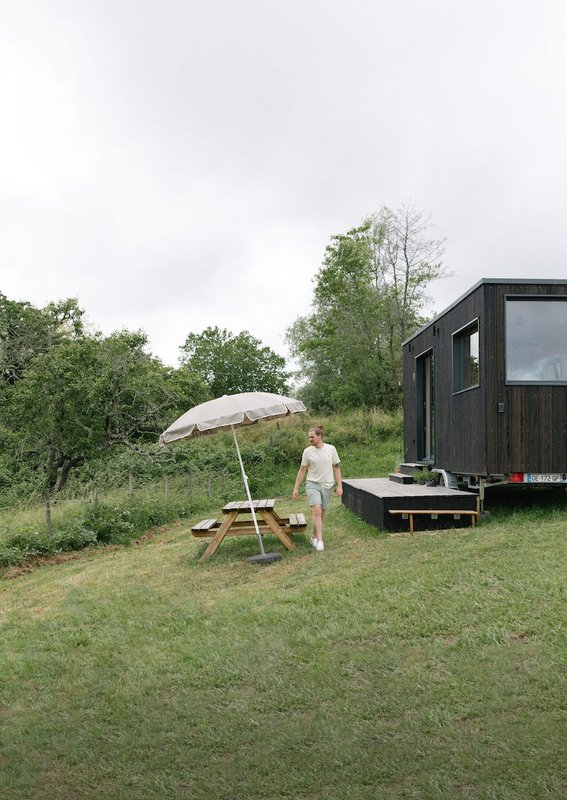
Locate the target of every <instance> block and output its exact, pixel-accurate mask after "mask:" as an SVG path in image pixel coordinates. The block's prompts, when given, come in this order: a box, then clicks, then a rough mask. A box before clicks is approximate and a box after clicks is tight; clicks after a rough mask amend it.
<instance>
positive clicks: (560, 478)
mask: <svg viewBox="0 0 567 800" xmlns="http://www.w3.org/2000/svg"><path fill="white" fill-rule="evenodd" d="M527 480H528V483H567V475H566V474H565V473H564V472H529V473H528V474H527Z"/></svg>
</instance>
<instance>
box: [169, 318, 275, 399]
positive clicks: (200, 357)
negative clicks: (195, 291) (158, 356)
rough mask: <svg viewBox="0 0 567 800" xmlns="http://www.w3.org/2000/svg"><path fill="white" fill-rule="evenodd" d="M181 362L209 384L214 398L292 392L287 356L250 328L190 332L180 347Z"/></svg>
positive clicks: (208, 329)
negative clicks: (264, 341)
mask: <svg viewBox="0 0 567 800" xmlns="http://www.w3.org/2000/svg"><path fill="white" fill-rule="evenodd" d="M180 350H181V357H180V361H181V364H182V365H183V366H184V367H186V368H188V369H190V370H191V372H193V373H195V374H196V375H198V376H199V377H200V378H202V379H203V381H204V382H205V383H206V384H207V385H208V387H209V389H210V393H211V395H212V396H213V397H222V395H225V394H234V393H237V392H260V391H261V392H275V393H284V394H285V393H286V392H287V391H288V385H287V379H288V374H287V373H286V372H285V359H284V358H282V356H279V355H278V354H277V353H275V352H274V351H273V350H271V349H270V348H269V347H266V346H263V345H262V343H261V341H260V340H259V339H256V337H254V336H252V335H251V334H250V333H248V331H242V332H241V333H239V334H237V335H236V336H235V335H233V334H232V333H230V332H229V331H227V330H226V329H223V330H221V329H220V328H217V327H215V328H210V327H209V328H206V329H205V330H204V331H203V332H202V333H199V334H197V333H190V334H189V335H188V336H187V339H186V340H185V344H183V346H182V347H181V348H180Z"/></svg>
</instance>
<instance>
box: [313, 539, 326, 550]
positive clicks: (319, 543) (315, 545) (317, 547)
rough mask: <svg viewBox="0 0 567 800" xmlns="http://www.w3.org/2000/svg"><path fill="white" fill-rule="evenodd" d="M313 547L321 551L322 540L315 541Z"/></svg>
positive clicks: (323, 546)
mask: <svg viewBox="0 0 567 800" xmlns="http://www.w3.org/2000/svg"><path fill="white" fill-rule="evenodd" d="M314 547H315V550H318V551H319V552H321V550H324V549H325V545H324V544H323V542H322V541H316V542H315V544H314Z"/></svg>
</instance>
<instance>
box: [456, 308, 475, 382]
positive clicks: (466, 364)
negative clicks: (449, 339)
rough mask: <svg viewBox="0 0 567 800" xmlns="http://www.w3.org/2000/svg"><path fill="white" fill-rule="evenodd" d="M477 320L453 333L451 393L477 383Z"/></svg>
mask: <svg viewBox="0 0 567 800" xmlns="http://www.w3.org/2000/svg"><path fill="white" fill-rule="evenodd" d="M478 354H479V336H478V320H475V321H474V322H471V323H470V325H467V326H466V327H464V328H461V330H459V331H457V332H456V333H454V334H453V393H455V392H462V391H464V390H465V389H472V388H473V387H475V386H478V385H479V371H478Z"/></svg>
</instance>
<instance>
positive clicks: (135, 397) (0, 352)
mask: <svg viewBox="0 0 567 800" xmlns="http://www.w3.org/2000/svg"><path fill="white" fill-rule="evenodd" d="M428 228H429V222H428V219H427V218H426V217H424V216H423V215H422V214H421V213H420V212H418V211H415V210H414V209H412V208H401V209H399V210H397V211H393V210H391V209H388V208H383V209H381V211H380V212H378V213H377V214H375V215H372V216H370V217H369V218H368V219H366V220H365V221H364V222H363V223H362V225H360V226H359V227H357V228H354V229H352V230H350V231H348V232H347V233H346V234H342V235H338V236H333V237H332V239H331V242H330V244H329V246H328V247H327V249H326V252H325V258H324V261H323V264H322V266H321V268H320V270H319V272H318V273H317V275H316V278H315V290H314V297H313V312H312V313H311V314H310V315H308V316H306V317H302V318H299V319H297V320H296V321H295V322H294V323H293V324H292V325H291V327H290V328H289V329H288V331H287V340H288V343H289V345H290V349H291V352H292V355H293V356H294V357H295V358H296V359H297V362H298V363H299V367H300V368H299V371H298V373H297V374H296V375H295V376H291V375H290V373H289V372H288V371H287V368H286V362H285V359H284V358H283V357H281V356H280V355H278V354H277V353H275V352H274V351H273V350H271V349H270V348H269V347H266V346H264V345H263V344H262V343H261V342H260V341H259V340H258V339H256V338H255V337H254V336H252V335H251V334H250V333H249V332H247V331H242V332H240V333H238V334H233V333H231V332H229V331H227V330H223V329H220V328H218V327H211V328H207V329H206V330H205V331H203V332H201V333H189V334H188V335H187V338H186V340H185V342H184V343H183V344H182V345H181V347H180V364H179V367H177V368H172V367H168V366H165V365H164V364H163V363H161V361H160V360H159V359H157V358H156V357H155V356H153V355H151V353H149V352H148V342H147V338H146V335H145V334H144V333H143V332H141V331H127V330H121V331H117V332H115V333H113V334H111V335H110V336H103V335H102V334H101V333H99V332H96V331H92V330H89V329H88V328H87V326H86V325H85V320H84V316H85V315H84V310H83V309H81V308H80V306H79V304H78V302H77V300H76V299H73V298H70V299H65V300H63V301H59V302H54V303H50V304H49V305H47V306H46V307H45V308H41V309H40V308H35V307H34V306H32V305H31V304H30V303H27V302H18V301H14V300H10V299H9V298H7V297H6V296H5V295H3V294H0V499H3V500H4V505H6V504H8V503H9V502H10V500H11V499H13V498H15V497H16V496H18V497H21V496H26V495H31V494H32V493H34V494H36V495H37V494H39V495H41V496H43V497H44V498H46V499H47V500H49V498H53V497H54V496H55V495H57V494H58V493H60V492H61V491H62V490H63V489H64V487H65V486H66V484H67V482H68V480H69V477H70V476H71V475H79V476H81V477H80V478H79V480H84V481H86V480H88V479H89V478H92V476H93V475H95V474H98V475H99V476H100V474H101V473H104V474H105V475H106V476H109V475H113V474H114V475H116V474H117V472H121V473H122V474H124V473H126V474H127V473H128V471H129V469H131V463H130V462H132V461H136V463H137V465H138V469H139V474H146V475H147V477H148V478H150V479H152V478H155V476H156V473H160V472H161V474H165V473H164V470H165V471H166V472H167V470H168V469H171V467H172V460H173V461H175V459H180V458H187V456H186V455H183V456H182V455H181V454H182V452H183V451H181V450H176V451H175V453H174V452H173V450H171V452H169V453H168V454H167V455H166V454H165V453H164V452H163V451H162V452H160V451H159V449H158V447H157V437H158V435H159V433H161V431H163V430H164V429H165V428H166V427H167V426H168V425H169V424H170V423H171V422H172V420H174V419H176V418H177V417H178V416H179V415H180V414H182V413H183V412H185V411H186V410H187V409H188V408H190V407H191V406H192V405H195V404H198V403H201V402H203V401H205V400H207V399H211V398H213V397H218V396H221V395H223V394H232V393H235V392H242V391H270V392H276V393H284V394H287V393H290V392H291V391H292V389H291V379H292V377H294V378H295V382H296V385H295V387H294V388H293V392H294V393H295V394H298V395H299V396H301V397H302V398H303V399H304V400H305V401H306V404H307V405H308V407H309V408H310V409H311V410H312V411H313V412H315V413H332V412H337V411H340V410H348V409H357V408H382V409H384V410H387V411H391V410H395V409H397V408H399V406H400V402H401V348H400V345H401V342H402V341H403V339H404V338H405V337H406V336H408V335H410V334H411V333H412V332H413V331H414V330H415V329H416V328H417V327H418V326H419V325H420V324H422V323H423V322H424V321H425V320H424V319H423V318H422V316H421V315H422V309H423V306H424V302H425V299H426V298H425V294H426V290H427V287H428V284H429V283H430V282H431V281H432V280H434V279H435V278H438V277H440V276H441V275H442V273H443V267H442V264H441V261H440V257H441V254H442V249H443V243H442V242H441V241H438V240H432V239H429V238H428V237H427V231H428ZM276 438H277V437H276ZM275 444H276V442H275V441H273V442H272V445H274V446H275ZM250 455H251V456H252V455H253V454H250ZM252 461H253V457H252ZM142 465H145V466H142ZM137 473H138V470H137Z"/></svg>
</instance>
